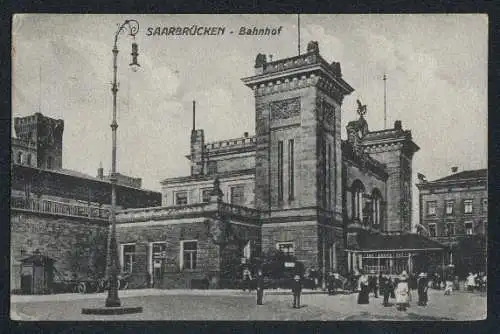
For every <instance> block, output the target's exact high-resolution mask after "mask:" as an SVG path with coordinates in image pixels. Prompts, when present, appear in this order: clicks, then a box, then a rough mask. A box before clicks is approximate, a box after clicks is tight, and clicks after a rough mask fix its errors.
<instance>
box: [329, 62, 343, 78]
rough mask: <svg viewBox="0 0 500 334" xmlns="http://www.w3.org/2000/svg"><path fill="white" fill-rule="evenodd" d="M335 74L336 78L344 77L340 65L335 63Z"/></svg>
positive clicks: (333, 64)
mask: <svg viewBox="0 0 500 334" xmlns="http://www.w3.org/2000/svg"><path fill="white" fill-rule="evenodd" d="M330 66H331V67H332V70H333V73H335V75H336V76H338V77H342V71H341V69H340V63H339V62H336V61H334V62H333V63H332V64H331V65H330Z"/></svg>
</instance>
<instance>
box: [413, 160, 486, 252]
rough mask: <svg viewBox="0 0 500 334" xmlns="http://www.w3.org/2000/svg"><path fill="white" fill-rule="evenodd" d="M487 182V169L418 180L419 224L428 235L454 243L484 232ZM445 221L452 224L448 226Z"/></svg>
mask: <svg viewBox="0 0 500 334" xmlns="http://www.w3.org/2000/svg"><path fill="white" fill-rule="evenodd" d="M487 182H488V180H487V171H486V170H485V169H483V170H475V171H464V172H460V173H455V174H451V175H449V176H447V177H443V178H441V179H438V180H436V181H430V182H427V181H425V182H420V183H418V184H417V186H418V188H419V192H420V194H419V202H420V203H419V204H420V224H421V225H422V226H423V227H424V228H425V229H426V231H427V232H426V233H427V234H428V236H429V237H431V238H433V239H435V240H438V241H439V242H442V243H444V244H446V245H453V244H456V243H457V242H458V241H459V240H460V239H461V238H463V237H465V236H467V235H477V234H479V235H487V233H488V186H487V185H488V184H487ZM467 201H470V211H469V210H466V202H467ZM447 203H448V204H447ZM431 206H432V207H434V209H432V208H431ZM447 206H449V208H448V210H447ZM447 224H453V225H452V226H453V227H452V228H448V227H449V225H448V226H447ZM466 224H469V225H468V226H467V227H470V228H469V229H467V228H466Z"/></svg>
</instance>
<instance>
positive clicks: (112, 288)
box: [106, 20, 139, 307]
mask: <svg viewBox="0 0 500 334" xmlns="http://www.w3.org/2000/svg"><path fill="white" fill-rule="evenodd" d="M124 30H128V31H129V35H130V36H132V37H134V38H135V35H136V34H137V32H138V31H139V22H137V21H136V20H125V22H123V23H122V25H121V26H120V27H119V28H118V30H117V31H116V34H115V43H114V46H113V86H112V87H111V92H112V93H113V121H112V123H111V131H112V133H113V137H112V141H113V143H112V153H111V154H112V156H111V175H110V181H111V212H110V216H109V218H110V222H111V239H110V243H109V247H110V252H109V253H110V254H109V255H110V259H111V261H110V267H109V275H110V280H109V290H108V297H107V298H106V307H118V306H120V305H121V302H120V298H118V270H119V266H118V253H117V251H118V249H117V248H118V247H117V246H118V245H117V243H116V181H117V180H116V130H117V128H118V123H117V122H116V94H117V93H118V84H117V82H116V72H117V61H116V60H117V56H118V47H117V43H118V36H120V33H121V32H122V31H124ZM137 49H138V47H137V44H136V43H135V42H134V43H133V44H132V63H131V64H130V65H131V66H133V69H136V66H139V64H138V63H137V55H138V52H137Z"/></svg>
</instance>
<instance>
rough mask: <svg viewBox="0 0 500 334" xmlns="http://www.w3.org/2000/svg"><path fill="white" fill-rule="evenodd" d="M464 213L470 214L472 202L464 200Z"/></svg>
mask: <svg viewBox="0 0 500 334" xmlns="http://www.w3.org/2000/svg"><path fill="white" fill-rule="evenodd" d="M464 213H472V200H471V199H466V200H464Z"/></svg>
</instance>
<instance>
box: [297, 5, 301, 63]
mask: <svg viewBox="0 0 500 334" xmlns="http://www.w3.org/2000/svg"><path fill="white" fill-rule="evenodd" d="M297 32H298V43H297V51H298V53H299V56H300V14H297Z"/></svg>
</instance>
